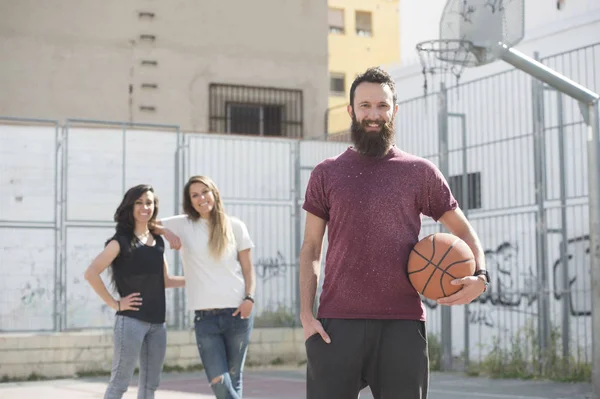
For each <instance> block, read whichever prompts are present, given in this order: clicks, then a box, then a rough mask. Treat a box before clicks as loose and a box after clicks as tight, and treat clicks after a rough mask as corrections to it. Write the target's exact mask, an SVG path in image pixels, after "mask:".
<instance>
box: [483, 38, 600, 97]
mask: <svg viewBox="0 0 600 399" xmlns="http://www.w3.org/2000/svg"><path fill="white" fill-rule="evenodd" d="M494 53H495V54H497V55H498V57H499V58H500V59H501V60H503V61H505V62H507V63H509V64H510V65H512V66H514V67H515V68H517V69H520V70H521V71H523V72H526V73H528V74H529V75H531V76H533V77H535V78H537V79H539V80H541V81H542V82H545V83H547V84H548V85H550V86H552V87H554V88H555V89H556V90H558V91H561V92H563V93H565V94H566V95H568V96H570V97H573V98H574V99H576V100H578V101H581V102H583V103H585V104H593V103H594V102H596V101H598V94H596V93H594V92H593V91H591V90H589V89H587V88H585V87H583V86H582V85H580V84H578V83H576V82H574V81H572V80H570V79H568V78H567V77H565V76H563V75H561V74H560V73H558V72H556V71H554V70H552V69H551V68H549V67H547V66H546V65H544V64H542V63H541V62H539V61H537V60H535V59H533V58H531V57H528V56H527V55H525V54H523V53H521V52H519V51H517V50H515V49H514V48H509V47H508V46H506V45H505V44H502V43H498V44H497V45H496V47H495V48H494Z"/></svg>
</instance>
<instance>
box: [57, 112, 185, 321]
mask: <svg viewBox="0 0 600 399" xmlns="http://www.w3.org/2000/svg"><path fill="white" fill-rule="evenodd" d="M178 135H179V129H178V127H177V126H161V125H136V124H128V123H118V122H103V121H85V120H68V121H67V124H66V126H65V143H66V144H65V149H66V152H65V154H64V159H63V166H62V174H63V181H64V182H65V184H64V189H63V190H62V204H63V205H62V213H63V218H64V219H63V221H62V225H61V228H60V230H61V233H62V240H61V252H62V259H61V268H62V272H61V275H62V282H63V286H64V290H62V292H61V295H62V299H61V305H62V306H61V314H62V325H61V328H63V329H83V328H110V327H111V326H112V321H113V317H112V315H113V314H114V311H113V310H112V309H110V308H108V307H107V306H106V305H105V304H104V303H103V302H102V301H101V300H99V299H98V298H97V295H96V294H95V293H94V292H93V291H92V290H91V289H90V287H89V285H88V284H87V282H86V281H85V279H84V278H83V273H84V271H85V269H86V268H87V266H88V265H89V264H90V263H91V261H92V260H93V259H94V258H95V257H96V255H97V254H99V253H100V252H101V251H102V249H103V248H104V245H105V242H106V240H107V239H108V238H110V237H111V236H112V235H113V234H114V227H113V226H114V222H113V215H114V212H115V210H116V209H117V206H118V205H119V203H120V202H121V200H122V198H123V195H124V194H125V191H127V190H128V189H129V188H130V187H132V186H134V185H137V184H150V185H152V186H153V187H154V189H155V192H156V195H157V197H158V199H159V217H161V216H166V215H172V214H173V211H174V209H175V208H176V206H177V205H176V199H175V198H176V190H175V188H176V187H177V178H176V170H177V166H176V151H177V146H178V140H179V138H178ZM167 247H168V245H167ZM173 252H174V251H170V250H169V249H168V248H167V250H166V254H167V261H168V262H169V264H171V265H175V264H176V262H175V254H174V253H173ZM109 273H110V272H109V271H108V270H107V271H105V272H104V273H103V275H102V279H103V280H104V281H105V282H106V283H108V282H109V281H110V274H109ZM176 293H177V291H176V290H174V289H173V290H167V323H168V324H169V325H173V324H176V316H177V314H178V313H179V309H178V308H177V306H178V302H177V301H176V300H175V296H176Z"/></svg>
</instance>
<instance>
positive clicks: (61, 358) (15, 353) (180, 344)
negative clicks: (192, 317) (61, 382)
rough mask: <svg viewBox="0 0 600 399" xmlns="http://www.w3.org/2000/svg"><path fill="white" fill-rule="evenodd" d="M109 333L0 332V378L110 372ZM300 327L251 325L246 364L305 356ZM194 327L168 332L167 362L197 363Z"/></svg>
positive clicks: (296, 358) (198, 359)
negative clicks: (252, 326) (284, 327)
mask: <svg viewBox="0 0 600 399" xmlns="http://www.w3.org/2000/svg"><path fill="white" fill-rule="evenodd" d="M112 351H113V335H112V331H110V330H103V331H84V332H67V333H51V334H35V333H31V334H29V333H27V334H3V335H0V359H2V360H1V361H0V377H4V376H6V377H9V378H23V377H28V376H29V375H31V374H32V373H36V374H38V375H41V376H45V377H65V376H74V375H76V373H81V372H97V371H110V368H111V362H112V356H113V354H112ZM305 358H306V356H305V351H304V337H303V332H302V329H277V328H272V329H255V330H254V331H253V334H252V339H251V342H250V346H249V349H248V357H247V364H269V363H271V362H273V361H276V362H279V361H280V360H281V361H284V362H294V363H296V364H297V363H298V362H301V361H303V360H305ZM201 363H202V362H201V361H200V356H199V355H198V349H197V347H196V341H195V337H194V332H193V330H187V331H168V333H167V355H166V359H165V365H166V366H181V367H187V366H192V365H198V364H201Z"/></svg>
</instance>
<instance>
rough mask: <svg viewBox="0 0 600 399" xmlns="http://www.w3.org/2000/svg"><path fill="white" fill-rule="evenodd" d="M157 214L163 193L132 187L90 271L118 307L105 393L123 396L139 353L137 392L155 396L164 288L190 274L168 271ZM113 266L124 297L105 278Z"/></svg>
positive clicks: (163, 339)
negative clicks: (174, 274) (159, 195)
mask: <svg viewBox="0 0 600 399" xmlns="http://www.w3.org/2000/svg"><path fill="white" fill-rule="evenodd" d="M157 214H158V198H157V197H156V196H155V194H154V189H153V188H152V186H150V185H146V184H140V185H138V186H135V187H132V188H130V189H129V190H128V191H127V192H126V193H125V196H124V197H123V200H122V201H121V204H120V205H119V207H118V208H117V211H116V212H115V215H114V220H115V222H116V223H117V225H116V228H115V230H116V232H115V234H114V235H113V236H112V237H111V238H110V239H109V240H108V241H107V242H106V245H105V248H104V250H103V251H102V252H101V253H100V254H99V255H98V256H97V257H96V258H95V259H94V260H93V261H92V263H91V264H90V266H89V267H88V268H87V270H86V272H85V279H86V280H87V281H88V282H89V283H90V285H91V286H92V288H93V289H94V291H96V293H97V294H98V295H99V296H100V298H102V299H103V300H104V302H106V304H107V305H108V306H110V307H111V308H113V309H115V310H116V311H117V313H116V320H115V328H114V354H113V361H112V372H111V376H110V382H109V384H108V388H107V390H106V393H105V395H104V398H105V399H112V398H121V397H122V396H123V394H124V393H125V392H126V391H127V388H128V386H129V383H130V381H131V379H132V377H133V372H134V370H135V366H136V364H137V361H138V359H139V363H140V380H139V388H138V398H139V399H141V398H154V392H155V391H156V389H157V388H158V385H159V382H160V374H161V372H162V367H163V362H164V359H165V352H166V348H167V333H166V328H165V288H170V287H183V286H184V285H185V280H184V278H183V277H172V276H170V275H169V273H168V265H167V261H166V258H165V255H164V250H165V245H164V241H163V239H162V238H161V237H160V236H158V235H154V234H153V233H152V229H153V228H154V226H155V225H156V215H157ZM108 267H110V269H111V276H112V282H113V285H114V288H116V290H117V292H118V294H119V297H120V299H115V298H113V296H112V295H111V293H110V292H109V291H108V289H107V288H106V286H105V285H104V283H103V281H102V279H101V278H100V274H101V273H102V272H103V271H104V270H106V269H107V268H108Z"/></svg>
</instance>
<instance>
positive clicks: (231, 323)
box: [194, 308, 254, 399]
mask: <svg viewBox="0 0 600 399" xmlns="http://www.w3.org/2000/svg"><path fill="white" fill-rule="evenodd" d="M233 312H235V308H224V309H213V310H197V311H196V317H195V318H194V329H195V332H196V343H197V345H198V352H199V353H200V359H201V360H202V365H203V366H204V371H205V373H206V377H207V379H208V382H209V383H210V386H211V388H212V390H213V392H214V394H215V396H216V397H217V399H241V398H242V373H243V370H244V362H245V361H246V353H247V351H248V342H249V341H250V334H251V333H252V328H253V325H254V313H252V314H251V315H250V317H249V318H248V319H242V318H241V317H240V316H239V315H237V316H235V317H234V316H232V313H233ZM217 377H221V380H220V381H218V382H216V383H211V382H212V381H213V380H214V379H215V378H217Z"/></svg>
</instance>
